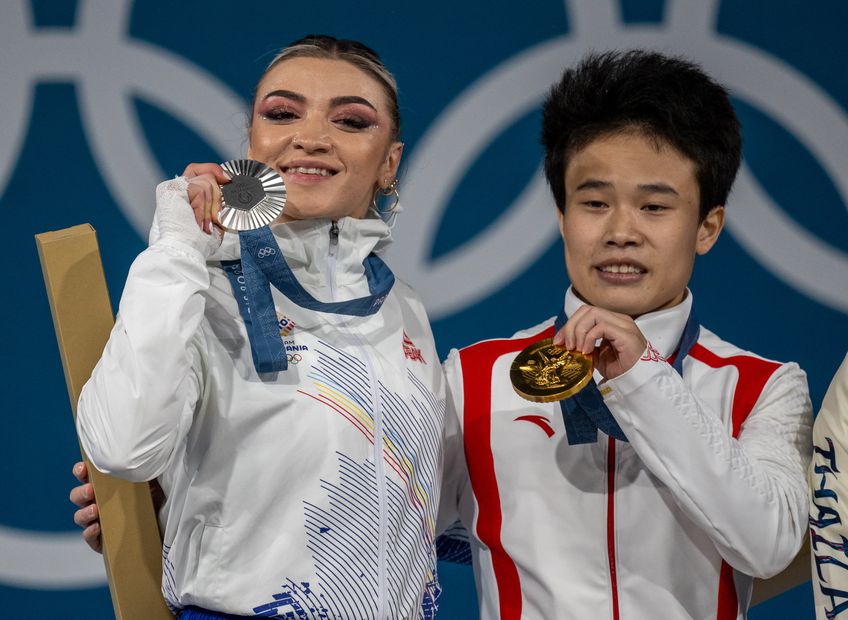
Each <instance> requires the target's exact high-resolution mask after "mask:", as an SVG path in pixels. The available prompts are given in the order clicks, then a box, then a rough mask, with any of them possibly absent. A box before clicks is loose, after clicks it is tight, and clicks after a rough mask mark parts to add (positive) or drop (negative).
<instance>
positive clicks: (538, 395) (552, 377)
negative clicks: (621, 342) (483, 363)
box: [509, 338, 592, 403]
mask: <svg viewBox="0 0 848 620" xmlns="http://www.w3.org/2000/svg"><path fill="white" fill-rule="evenodd" d="M509 378H510V381H511V382H512V387H513V388H514V389H515V391H516V392H517V393H518V395H519V396H521V397H522V398H525V399H527V400H530V401H533V402H536V403H550V402H554V401H557V400H563V399H565V398H569V397H571V396H574V395H575V394H576V393H577V392H579V391H580V390H582V389H583V388H584V387H586V385H587V384H588V383H589V380H590V379H591V378H592V358H591V357H590V356H588V355H585V354H584V353H581V352H580V351H569V350H568V349H566V348H564V347H558V346H556V345H554V343H553V339H552V338H547V339H545V340H540V341H539V342H535V343H533V344H531V345H530V346H529V347H527V348H525V349H524V350H523V351H521V353H519V354H518V355H517V356H516V357H515V360H514V361H513V362H512V366H511V367H510V369H509Z"/></svg>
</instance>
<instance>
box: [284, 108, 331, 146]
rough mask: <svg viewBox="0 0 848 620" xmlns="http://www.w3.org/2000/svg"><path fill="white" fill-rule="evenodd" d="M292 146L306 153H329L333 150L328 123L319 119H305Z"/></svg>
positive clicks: (293, 138)
mask: <svg viewBox="0 0 848 620" xmlns="http://www.w3.org/2000/svg"><path fill="white" fill-rule="evenodd" d="M292 145H293V146H294V147H295V148H298V149H301V150H303V151H304V152H305V153H327V152H329V151H330V150H331V149H332V142H331V141H330V133H329V131H328V127H327V125H326V123H324V122H322V121H321V120H319V119H315V118H309V117H307V118H306V119H304V120H303V121H302V122H301V123H300V126H299V127H298V130H297V132H296V133H295V134H294V136H293V137H292Z"/></svg>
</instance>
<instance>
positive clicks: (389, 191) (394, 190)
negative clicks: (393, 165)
mask: <svg viewBox="0 0 848 620" xmlns="http://www.w3.org/2000/svg"><path fill="white" fill-rule="evenodd" d="M379 191H380V193H381V194H382V195H383V196H392V195H393V196H394V199H393V200H392V204H391V205H390V206H389V207H388V208H386V209H383V213H389V214H391V213H394V212H395V211H396V210H397V208H398V205H399V204H400V194H399V193H398V180H397V177H395V178H394V179H392V182H391V183H389V184H388V185H387V186H386V187H381V188H380V190H379ZM375 198H376V195H375ZM375 202H376V200H375Z"/></svg>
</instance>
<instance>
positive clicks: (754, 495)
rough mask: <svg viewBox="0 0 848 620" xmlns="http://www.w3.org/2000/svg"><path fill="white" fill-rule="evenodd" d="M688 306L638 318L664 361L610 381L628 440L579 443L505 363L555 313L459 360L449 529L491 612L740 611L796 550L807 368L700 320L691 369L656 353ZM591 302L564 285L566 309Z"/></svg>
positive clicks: (598, 615)
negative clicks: (758, 582) (466, 553)
mask: <svg viewBox="0 0 848 620" xmlns="http://www.w3.org/2000/svg"><path fill="white" fill-rule="evenodd" d="M691 304H692V295H691V294H689V295H687V298H686V300H685V301H684V302H683V303H681V304H679V305H678V306H676V307H673V308H670V309H666V310H662V311H658V312H654V313H651V314H648V315H645V316H642V317H640V318H638V319H637V320H636V323H637V325H638V326H639V328H640V329H641V330H642V332H643V334H644V335H645V336H646V338H647V339H648V341H649V342H650V343H651V344H652V345H653V347H654V349H655V350H656V351H658V352H659V354H660V355H661V357H658V356H657V355H650V354H648V351H650V348H649V349H648V350H647V351H646V355H645V356H644V357H643V359H642V360H640V361H639V362H637V363H636V365H635V366H634V367H633V368H631V369H630V370H629V371H627V372H626V373H625V374H623V375H621V376H620V377H618V378H616V379H614V380H611V381H608V382H606V384H605V385H606V386H607V387H609V388H611V392H610V393H608V394H606V395H605V396H604V398H605V402H606V404H607V406H608V407H609V409H610V411H611V412H612V414H613V415H614V417H615V418H616V420H617V421H618V423H619V425H620V426H621V428H622V430H623V431H624V433H625V435H626V436H627V438H628V439H629V443H623V442H619V441H616V440H614V439H611V438H609V437H607V436H606V435H604V434H603V433H601V432H599V433H598V441H597V442H596V443H592V444H585V445H569V444H568V442H567V440H566V436H565V428H564V424H563V419H562V414H561V413H560V406H559V404H558V403H549V404H536V403H531V402H528V401H526V400H523V399H522V398H520V397H519V396H518V395H517V394H516V393H515V392H514V391H513V388H512V385H511V384H510V380H509V367H510V364H511V363H512V360H513V359H514V358H515V356H516V354H517V353H518V352H519V351H520V350H521V349H523V348H524V347H525V346H527V345H529V344H530V343H532V342H534V341H536V340H539V339H541V338H543V337H550V336H552V335H553V321H548V322H547V323H544V324H542V325H540V326H538V327H535V328H532V329H529V330H526V331H523V332H519V333H518V334H516V335H515V336H514V337H512V338H510V339H503V340H489V341H484V342H480V343H478V344H475V345H472V346H470V347H467V348H465V349H463V350H461V351H453V352H452V353H451V354H450V356H449V358H448V360H447V362H446V364H445V369H446V375H447V379H448V400H449V407H448V419H447V422H446V426H447V435H446V442H447V443H446V447H445V450H446V455H447V459H446V461H445V475H446V478H445V483H444V486H443V493H442V505H441V507H440V517H439V522H440V528H444V527H445V526H448V525H450V523H452V522H453V520H454V519H455V518H456V516H457V515H458V516H459V517H460V520H461V521H462V524H463V525H464V526H465V528H466V529H467V530H468V532H469V533H470V535H469V536H470V542H471V554H472V559H473V564H474V573H475V577H476V581H477V588H478V594H479V596H480V611H481V616H482V618H484V619H485V620H490V619H491V620H494V619H496V618H500V619H503V620H507V619H510V620H512V619H517V618H528V619H529V618H534V619H545V620H548V619H555V618H556V619H560V618H563V619H566V618H567V619H575V620H587V619H591V620H597V619H604V618H606V619H610V620H619V619H621V620H654V619H658V618H661V619H663V620H671V619H677V618H697V619H699V620H705V619H713V618H717V619H731V618H732V619H737V618H744V617H745V615H746V609H747V606H748V600H749V598H750V592H751V584H752V576H753V577H769V576H771V575H774V574H776V573H777V572H779V571H780V570H782V569H783V568H784V567H785V566H786V565H787V564H788V563H789V562H790V561H791V560H792V558H793V557H794V556H795V554H796V553H797V551H798V549H799V547H800V545H801V542H802V537H803V536H804V534H805V532H806V525H807V493H808V491H807V482H806V468H807V465H808V463H809V458H810V457H809V452H810V425H811V421H812V420H811V407H810V401H809V397H808V391H807V384H806V377H805V375H804V373H803V372H802V371H801V370H800V369H799V368H798V366H797V365H795V364H779V363H775V362H771V361H768V360H765V359H763V358H761V357H758V356H756V355H753V354H751V353H748V352H746V351H742V350H740V349H738V348H737V347H734V346H733V345H731V344H729V343H726V342H724V341H722V340H720V339H719V338H718V337H717V336H715V335H714V334H712V333H711V332H709V331H707V330H706V329H704V328H703V327H702V328H701V332H700V338H699V340H698V342H697V343H696V344H695V346H694V347H693V349H692V351H691V353H690V355H689V356H687V358H686V359H685V360H684V365H683V374H684V376H683V378H681V377H680V375H678V374H677V372H675V371H674V369H673V368H672V367H671V365H670V364H669V363H667V362H666V361H665V360H664V359H663V358H667V357H669V356H671V355H672V354H673V353H674V352H675V349H676V347H677V344H678V342H679V340H680V337H681V334H682V332H683V328H684V325H685V323H686V319H687V317H688V315H689V310H690V307H691ZM580 305H581V302H580V301H579V300H578V299H577V297H576V296H575V295H574V294H573V293H572V292H571V291H569V292H568V294H567V296H566V302H565V310H566V313H567V314H568V315H572V314H573V313H574V312H575V311H576V310H577V308H579V306H580ZM595 378H596V380H599V381H600V380H601V378H600V376H599V375H597V374H596V377H595ZM450 403H453V404H452V405H450ZM452 410H455V413H454V412H453V411H452Z"/></svg>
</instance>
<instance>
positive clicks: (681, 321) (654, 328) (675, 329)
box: [565, 286, 692, 358]
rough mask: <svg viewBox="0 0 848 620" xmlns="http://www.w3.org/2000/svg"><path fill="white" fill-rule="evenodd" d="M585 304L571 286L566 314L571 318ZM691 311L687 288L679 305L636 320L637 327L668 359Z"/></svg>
mask: <svg viewBox="0 0 848 620" xmlns="http://www.w3.org/2000/svg"><path fill="white" fill-rule="evenodd" d="M585 303H586V302H584V301H583V300H582V299H580V298H579V297H577V295H576V294H575V293H574V289H573V288H572V287H570V286H569V287H568V290H567V291H566V293H565V314H566V315H568V316H571V315H572V314H574V313H575V312H576V311H577V310H578V309H579V308H580V306H583V305H584V304H585ZM691 310H692V291H690V290H689V289H688V288H687V289H686V297H684V298H683V301H681V302H680V303H679V304H677V305H676V306H672V307H671V308H663V309H662V310H657V311H655V312H649V313H647V314H643V315H642V316H640V317H638V318H637V319H636V325H637V326H638V327H639V329H640V330H641V332H642V334H643V335H644V336H645V338H646V339H647V340H648V341H649V342H650V343H651V345H652V346H653V347H654V348H655V349H656V350H657V351H659V353H660V355H662V356H663V357H665V358H668V357H670V356H671V355H672V354H673V353H674V352H675V351H676V350H677V345H678V344H679V343H680V338H681V337H682V336H683V329H684V328H685V327H686V321H687V319H688V318H689V312H690V311H691Z"/></svg>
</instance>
